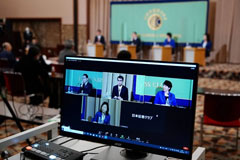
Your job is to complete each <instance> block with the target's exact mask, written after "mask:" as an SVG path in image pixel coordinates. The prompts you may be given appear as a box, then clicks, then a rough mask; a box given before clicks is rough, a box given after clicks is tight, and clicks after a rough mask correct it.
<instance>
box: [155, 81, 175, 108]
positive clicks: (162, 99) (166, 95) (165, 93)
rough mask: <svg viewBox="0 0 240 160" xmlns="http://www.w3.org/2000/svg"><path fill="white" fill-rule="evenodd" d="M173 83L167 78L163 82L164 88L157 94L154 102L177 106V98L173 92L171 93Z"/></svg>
mask: <svg viewBox="0 0 240 160" xmlns="http://www.w3.org/2000/svg"><path fill="white" fill-rule="evenodd" d="M171 89H172V83H171V82H170V81H168V80H165V81H164V83H163V90H162V91H159V92H158V93H157V94H156V97H155V100H154V104H160V105H164V106H176V105H177V103H176V98H175V95H174V94H173V93H171V92H170V91H171Z"/></svg>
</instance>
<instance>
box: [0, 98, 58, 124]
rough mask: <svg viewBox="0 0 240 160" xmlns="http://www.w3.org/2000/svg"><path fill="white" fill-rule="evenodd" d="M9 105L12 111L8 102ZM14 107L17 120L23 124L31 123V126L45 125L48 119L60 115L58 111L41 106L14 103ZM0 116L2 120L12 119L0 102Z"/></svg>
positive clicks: (10, 102)
mask: <svg viewBox="0 0 240 160" xmlns="http://www.w3.org/2000/svg"><path fill="white" fill-rule="evenodd" d="M9 104H10V105H11V107H12V109H13V110H14V108H13V106H12V101H9ZM14 106H15V108H16V111H17V115H18V118H19V120H20V121H23V122H27V123H31V124H44V123H47V122H48V120H49V119H51V118H53V117H55V116H56V115H58V114H59V113H60V110H59V109H53V108H47V107H41V106H32V107H30V105H26V104H23V103H18V102H14ZM36 115H37V116H38V117H41V116H42V119H38V118H36ZM0 116H1V117H3V118H10V119H12V115H11V113H10V112H9V110H8V108H7V107H6V105H5V104H4V103H3V101H1V102H0Z"/></svg>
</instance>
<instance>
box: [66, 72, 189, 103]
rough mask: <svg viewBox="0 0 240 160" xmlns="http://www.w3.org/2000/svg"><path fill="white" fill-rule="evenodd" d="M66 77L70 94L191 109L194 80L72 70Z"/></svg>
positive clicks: (67, 89)
mask: <svg viewBox="0 0 240 160" xmlns="http://www.w3.org/2000/svg"><path fill="white" fill-rule="evenodd" d="M66 77H67V78H66V81H65V93H67V94H76V95H82V96H87V97H94V98H101V99H111V100H115V101H128V102H133V103H134V102H135V103H148V104H153V105H159V106H169V107H178V108H191V106H192V88H193V80H191V79H180V78H169V77H154V76H145V75H133V74H123V73H111V72H95V71H84V70H71V69H67V70H66ZM109 107H111V106H109Z"/></svg>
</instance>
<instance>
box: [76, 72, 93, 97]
mask: <svg viewBox="0 0 240 160" xmlns="http://www.w3.org/2000/svg"><path fill="white" fill-rule="evenodd" d="M91 91H92V84H91V83H89V82H88V75H87V74H83V76H82V83H81V85H80V90H79V93H85V94H88V95H90V94H91Z"/></svg>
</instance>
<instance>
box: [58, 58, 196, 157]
mask: <svg viewBox="0 0 240 160" xmlns="http://www.w3.org/2000/svg"><path fill="white" fill-rule="evenodd" d="M197 78H198V65H197V64H194V63H172V62H158V61H138V60H117V59H104V58H89V57H72V56H67V57H65V74H64V95H63V107H62V109H61V129H60V133H61V134H62V135H65V136H71V137H74V138H79V139H84V140H89V141H94V142H100V143H105V144H109V145H116V146H121V147H124V148H130V149H137V150H141V151H143V152H150V153H156V154H161V155H166V156H170V157H176V158H184V159H191V154H192V144H193V130H194V118H195V107H196V91H197Z"/></svg>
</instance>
